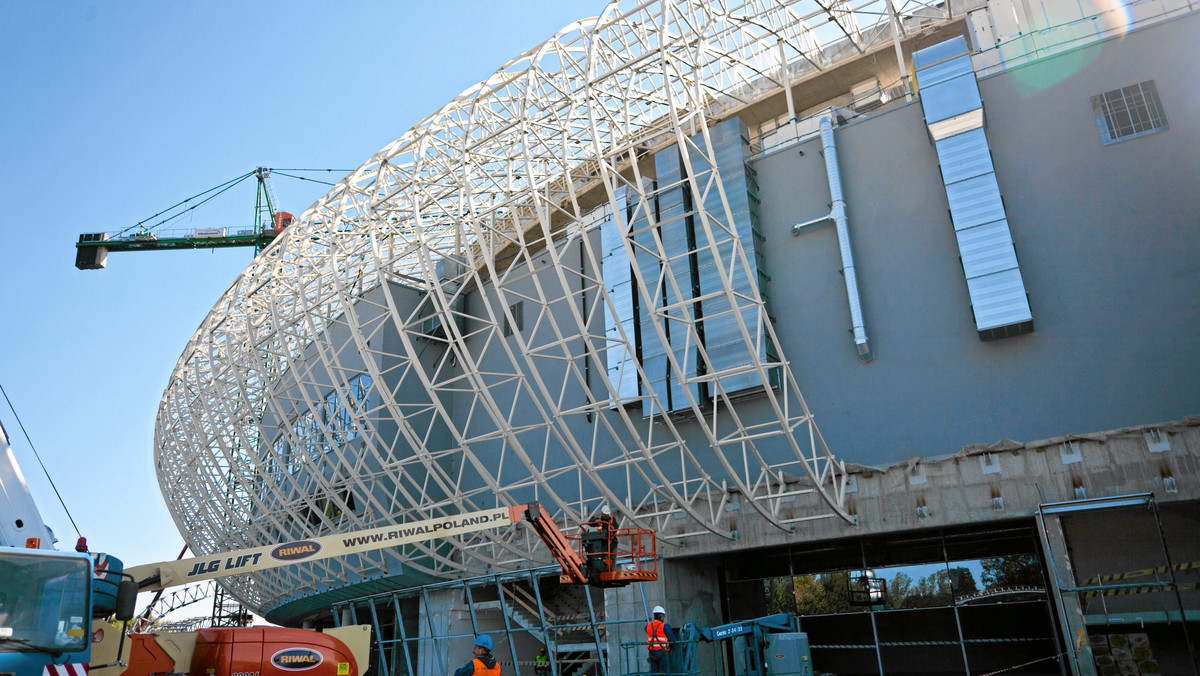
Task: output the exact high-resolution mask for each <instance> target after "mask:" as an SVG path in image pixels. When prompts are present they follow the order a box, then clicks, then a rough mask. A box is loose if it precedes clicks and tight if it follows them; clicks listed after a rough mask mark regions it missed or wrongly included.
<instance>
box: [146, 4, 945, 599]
mask: <svg viewBox="0 0 1200 676" xmlns="http://www.w3.org/2000/svg"><path fill="white" fill-rule="evenodd" d="M892 9H893V7H892V5H891V4H890V2H888V1H887V0H878V1H870V0H867V1H864V2H860V3H857V4H853V5H852V4H851V3H848V2H834V3H832V4H826V3H823V2H820V1H819V0H802V1H798V2H788V1H783V0H756V1H753V2H731V3H724V4H723V3H710V2H701V1H691V2H671V1H669V0H664V1H662V2H652V3H644V4H630V5H629V6H628V7H625V6H622V5H621V4H619V3H614V4H613V5H611V6H610V7H609V8H608V9H607V10H606V11H605V12H604V14H603V15H602V16H600V17H598V18H593V19H589V20H585V21H580V22H578V23H576V24H573V25H571V26H568V27H566V28H564V29H563V30H562V31H561V32H560V33H559V34H558V35H556V36H554V38H552V39H550V40H548V41H546V42H545V43H543V44H542V45H540V46H538V47H537V48H535V49H533V50H531V51H529V52H528V53H526V54H524V55H522V56H521V57H519V58H517V59H514V60H513V61H511V62H510V63H508V64H506V65H505V66H504V67H503V68H501V69H500V70H498V71H497V72H496V73H495V74H494V75H493V76H492V77H490V78H488V79H487V80H486V81H484V82H481V83H479V84H478V85H476V86H474V87H472V88H470V89H468V90H467V91H465V92H464V93H463V94H462V95H460V96H459V97H458V98H456V99H455V100H454V101H452V102H450V103H449V104H447V105H446V106H445V107H443V108H442V109H441V110H439V111H437V112H436V113H435V114H433V115H431V116H429V117H428V118H426V119H425V120H423V121H422V122H420V123H419V124H417V125H416V126H415V127H413V128H412V129H411V130H409V131H408V132H406V133H405V134H404V135H403V136H402V137H401V138H400V139H399V140H397V141H395V142H394V143H392V144H390V145H389V146H387V147H386V148H384V149H383V150H381V151H380V152H378V153H377V154H376V155H375V156H373V157H371V158H370V159H369V160H367V161H366V162H365V163H364V164H363V165H362V166H361V167H359V168H358V169H357V170H355V171H354V172H353V173H351V174H350V175H348V176H347V177H346V178H345V179H344V180H343V181H342V182H341V183H340V185H338V186H337V187H336V188H335V189H333V190H332V191H331V192H330V193H329V194H327V195H326V196H325V197H323V198H322V199H321V200H319V201H318V202H317V203H316V204H315V205H314V206H313V207H312V208H310V209H309V210H308V211H307V212H306V213H305V214H303V215H302V216H301V218H300V219H299V222H298V224H297V225H294V226H292V227H290V228H288V230H287V232H286V233H285V234H283V235H282V236H280V237H279V238H278V239H277V241H276V243H275V244H273V245H272V246H271V247H269V248H268V249H267V250H265V251H264V252H263V253H262V255H260V256H259V257H258V258H257V259H256V260H255V261H254V262H253V263H252V264H251V265H250V266H249V267H248V268H247V269H246V270H245V271H244V272H243V273H242V274H241V276H239V277H238V279H237V280H236V281H235V282H234V283H233V284H232V286H231V287H230V288H229V290H228V292H226V294H225V295H224V296H223V297H222V298H221V300H220V301H219V302H218V303H217V305H216V306H215V307H214V308H213V310H212V312H211V313H210V314H209V315H208V317H207V318H206V319H205V321H204V322H203V324H202V325H201V326H200V328H199V329H198V330H197V332H196V334H195V335H194V336H193V337H192V339H191V341H190V342H189V343H188V345H187V347H186V349H185V350H184V353H183V355H182V357H181V358H180V360H179V363H178V365H177V367H176V370H175V373H174V374H173V376H172V378H171V381H170V384H169V386H168V387H167V389H166V391H165V393H164V395H163V399H162V403H161V407H160V410H159V414H158V421H157V432H156V439H155V442H156V466H157V468H158V475H159V482H160V486H161V489H162V492H163V495H164V497H165V499H166V501H167V504H168V507H169V508H170V510H171V512H172V514H173V516H174V518H175V520H176V523H177V525H178V526H179V528H180V530H181V532H182V533H183V534H184V536H185V538H186V540H187V542H188V544H189V545H190V546H191V547H192V549H193V550H194V551H197V552H201V553H211V552H216V551H227V550H231V549H236V548H241V547H247V546H259V545H262V544H267V543H271V542H278V541H284V540H289V539H296V538H302V537H306V536H311V535H313V534H324V533H329V532H339V531H350V530H355V529H359V528H366V527H372V526H377V525H381V524H387V523H395V522H401V521H405V520H415V519H426V518H432V517H434V516H440V515H448V514H455V513H458V512H461V511H466V510H473V509H480V508H483V507H489V506H494V505H511V504H518V503H522V502H528V501H531V500H540V501H541V502H542V503H543V504H544V505H545V506H547V508H548V509H550V510H551V511H552V512H554V513H556V515H557V516H558V518H560V520H561V521H563V522H567V523H574V522H577V521H578V520H580V519H581V518H584V517H586V516H587V515H589V514H591V513H593V512H594V511H595V510H596V509H598V508H599V507H600V505H601V504H602V503H607V504H609V505H612V506H613V508H614V511H615V512H616V513H618V514H619V515H620V517H621V518H622V519H623V520H624V521H625V522H627V523H631V522H636V523H638V524H640V525H643V526H645V527H649V528H654V529H656V530H658V531H659V533H660V537H661V538H662V542H663V543H664V544H663V545H660V548H661V547H665V546H669V544H670V543H672V542H678V541H679V540H680V539H682V538H684V537H688V536H693V535H699V534H705V535H708V534H711V535H714V536H717V537H725V538H734V537H735V536H736V531H735V528H736V526H735V525H734V524H732V523H731V522H730V520H729V517H728V516H727V514H728V513H729V512H728V510H727V509H726V507H727V506H728V505H729V504H730V503H731V501H733V500H737V499H740V500H741V502H742V507H743V509H745V506H746V504H747V503H748V504H749V505H751V506H752V508H753V510H754V511H755V512H756V513H757V515H758V516H759V517H761V519H762V520H763V521H764V522H765V523H766V524H769V526H768V527H774V528H778V529H783V530H787V529H789V528H790V524H791V523H794V522H796V521H801V520H805V519H813V518H824V517H828V516H840V517H843V518H849V517H848V515H847V513H846V509H845V505H844V499H843V498H844V490H845V475H844V469H843V466H842V464H841V463H840V462H839V461H837V460H836V459H835V457H834V456H833V454H832V453H831V452H830V450H829V449H827V448H826V447H825V444H824V442H823V441H822V439H821V436H820V434H819V432H818V431H817V429H816V427H815V425H814V424H813V421H812V416H811V414H810V412H809V410H808V408H807V406H806V405H805V402H804V399H803V398H802V396H801V393H800V391H799V389H798V387H797V385H796V381H795V378H794V377H793V375H792V374H791V373H790V371H789V369H788V361H787V358H786V355H784V354H782V353H781V351H780V350H779V349H778V344H777V341H776V338H775V336H774V334H773V331H772V328H771V322H770V321H769V320H768V319H767V315H766V311H765V309H764V303H763V298H762V296H761V294H759V293H758V292H757V290H756V289H757V287H756V286H754V283H753V281H751V286H750V289H751V291H750V292H748V293H747V292H742V291H739V290H738V288H736V287H735V285H733V284H732V282H731V281H730V280H732V279H734V278H736V277H738V276H741V277H742V278H747V277H748V278H750V279H751V280H753V275H750V274H749V273H748V271H749V267H748V258H747V254H746V251H745V250H744V247H743V246H742V244H741V243H740V241H739V239H738V236H737V233H736V232H735V231H734V230H735V229H734V228H733V226H732V219H731V207H730V201H729V199H727V198H726V196H725V195H724V193H723V192H721V191H722V188H721V187H720V182H719V175H718V171H717V170H716V168H715V167H716V162H715V159H714V157H713V153H714V152H715V151H712V150H710V148H712V143H711V142H710V141H709V140H708V136H707V130H708V129H709V126H710V123H711V122H713V121H716V120H720V119H724V118H727V117H729V116H730V115H731V114H732V113H733V112H735V111H736V110H738V109H739V108H741V107H744V106H746V105H748V104H750V103H752V102H754V101H755V100H757V99H760V98H762V97H764V96H768V95H771V94H772V93H773V94H775V95H778V93H779V91H780V82H779V79H780V68H779V59H780V55H781V54H782V55H784V58H785V59H786V60H787V62H788V64H789V68H788V71H789V79H790V78H793V77H796V76H797V74H801V73H802V72H804V71H813V72H815V71H818V70H820V69H823V68H826V67H827V66H828V65H829V64H831V63H833V62H834V61H836V60H837V59H840V58H844V57H849V56H856V55H859V54H862V53H865V51H866V50H867V49H868V48H869V47H870V46H871V45H873V44H876V43H878V42H880V41H883V40H888V39H890V33H889V30H888V28H887V23H888V16H889V13H890V12H891V11H892ZM901 11H902V12H903V11H909V12H912V11H923V9H922V7H921V6H920V5H916V4H914V5H912V6H911V7H908V9H907V10H905V9H903V8H902V9H901ZM697 139H700V140H699V141H697ZM670 146H677V147H678V148H679V149H680V157H681V163H682V166H683V167H684V169H685V171H684V176H685V177H690V178H685V179H684V180H687V181H691V189H692V190H693V191H694V192H695V193H696V194H701V193H703V194H709V193H711V195H712V196H713V198H712V199H706V201H705V202H704V204H703V205H699V206H697V207H696V222H697V226H696V227H697V229H698V232H702V233H703V236H704V240H705V241H706V242H707V243H708V244H707V246H709V247H710V249H711V252H712V253H713V256H712V257H713V260H714V265H715V268H714V272H713V274H714V278H716V279H720V280H724V286H723V288H720V289H717V290H716V291H711V292H706V296H705V301H704V302H705V303H709V304H710V307H717V306H721V307H726V308H728V310H727V312H728V313H729V316H731V317H733V318H735V320H733V325H734V326H736V328H737V330H736V343H737V344H738V345H740V346H741V348H740V349H742V350H743V352H744V354H745V359H743V360H741V362H740V363H738V364H737V365H736V366H730V365H728V363H727V362H721V361H720V360H717V359H715V358H712V357H711V355H709V354H707V353H706V352H705V350H703V349H698V350H695V351H693V352H692V353H691V354H696V355H697V356H696V361H697V363H693V364H688V363H684V361H685V360H682V359H681V358H680V357H679V356H678V355H677V354H675V353H672V351H671V350H670V349H668V350H666V362H667V368H668V369H669V372H670V374H672V376H673V377H674V378H676V379H678V380H679V381H680V382H685V381H687V382H699V381H703V383H704V384H705V386H706V387H707V388H708V391H710V392H711V399H710V400H708V401H701V400H699V399H697V398H695V397H694V396H693V395H692V394H689V393H690V392H691V390H689V389H687V388H683V389H682V390H681V393H678V394H677V395H676V397H677V399H676V401H675V403H674V404H672V405H671V406H668V405H667V404H666V402H664V401H662V400H661V397H660V395H659V393H658V391H657V390H655V388H654V387H652V386H651V385H652V380H653V374H649V373H647V371H646V369H645V368H644V365H643V364H641V363H639V361H638V360H637V359H636V358H633V356H634V355H635V353H636V352H637V344H638V341H639V340H640V341H641V342H642V343H646V344H650V343H654V342H659V343H662V344H664V345H665V344H667V343H672V344H675V345H679V344H681V343H686V344H688V345H692V346H696V345H703V341H702V340H701V335H700V334H701V333H702V330H703V327H702V323H701V322H700V321H699V318H698V317H697V315H696V313H695V312H693V310H692V308H690V307H688V306H686V304H683V303H680V304H677V305H674V306H670V305H669V304H668V305H666V306H662V305H661V303H659V301H660V300H661V299H662V298H664V297H670V296H671V294H672V293H673V292H678V289H674V290H672V289H671V288H669V287H671V286H672V285H673V284H675V281H674V280H673V278H672V276H671V275H669V274H662V271H663V270H669V269H670V266H671V264H672V261H673V260H675V259H674V258H673V256H674V254H672V252H671V251H670V250H669V247H665V246H664V244H663V242H661V241H656V240H655V239H654V238H649V239H646V238H641V239H639V238H637V237H635V236H634V235H633V233H632V232H631V226H630V224H629V222H628V221H626V220H625V219H624V216H623V215H628V214H630V213H636V212H637V210H638V209H646V208H647V205H649V204H650V202H652V201H653V200H654V199H655V192H654V191H655V190H656V188H655V187H654V184H653V181H652V180H650V179H651V178H652V176H651V175H649V174H650V173H651V172H652V171H653V168H652V164H651V163H650V158H651V155H650V153H652V152H653V151H655V150H656V149H661V148H665V147H670ZM705 167H708V168H709V169H707V170H706V169H705ZM602 223H608V224H613V223H615V224H617V228H618V229H617V230H616V232H617V233H618V235H621V234H622V233H623V234H624V236H623V237H620V236H619V237H618V238H617V239H616V240H612V241H615V242H616V244H615V248H608V249H605V248H604V247H602V245H601V243H602V240H603V237H602V234H601V230H602V229H603V228H602V227H601V224H602ZM606 232H612V230H611V226H610V230H609V231H606ZM647 242H649V243H647ZM612 255H616V256H625V259H624V260H627V261H628V263H629V267H630V271H631V279H630V282H631V285H632V290H633V296H635V297H636V298H638V299H640V301H639V302H640V303H641V304H642V306H643V307H654V308H658V309H657V310H656V312H659V313H660V317H661V319H662V320H663V321H659V322H657V323H651V324H648V325H647V326H649V327H652V328H653V330H648V329H645V328H643V330H642V331H641V335H640V336H638V337H635V336H634V335H631V334H630V333H629V332H628V331H627V330H626V329H625V328H621V327H620V325H619V324H615V325H614V323H613V322H611V321H606V320H609V319H611V317H613V316H616V315H617V314H619V312H620V308H619V307H618V305H619V301H618V299H616V298H615V294H614V293H613V290H612V288H611V285H606V284H605V280H604V279H603V275H602V274H601V270H602V269H604V261H603V260H602V259H603V258H604V257H605V256H612ZM647 256H648V257H651V258H652V259H654V260H657V261H658V267H657V268H655V267H653V266H651V267H647V266H645V265H641V266H639V265H638V264H637V263H638V261H644V260H646V257H647ZM656 271H657V272H656ZM664 294H665V295H664ZM614 326H616V327H617V328H616V329H614V328H613V327H614ZM606 327H608V328H607V329H606ZM668 334H669V335H668ZM635 338H636V339H635ZM614 354H615V355H617V356H618V357H620V358H618V359H616V360H615V361H614V359H613V358H612V355H614ZM613 363H618V364H620V365H621V366H620V369H622V370H623V374H622V375H623V377H624V376H634V375H635V376H636V379H637V382H640V383H641V386H640V387H638V388H635V390H634V391H633V393H632V394H630V393H629V391H628V390H622V388H620V387H619V386H618V385H617V384H616V383H615V382H614V379H613V378H612V377H610V373H609V371H608V368H609V367H610V366H611V364H613ZM734 376H736V377H738V378H742V379H745V378H749V379H750V380H751V381H752V382H754V383H757V385H758V387H757V388H755V389H754V396H755V398H756V399H755V401H756V407H755V409H754V413H753V414H752V415H748V414H747V415H743V413H742V409H741V407H740V404H739V403H735V401H734V397H733V396H732V395H733V394H734V393H732V392H727V391H726V388H725V387H724V383H727V382H729V378H732V377H734ZM689 379H690V380H689ZM679 397H682V398H679ZM647 413H648V414H647ZM797 495H815V496H819V498H820V499H819V500H814V501H812V503H813V504H814V505H816V507H815V508H813V509H809V510H807V511H801V512H796V511H795V510H794V509H793V508H792V507H790V506H788V505H785V504H784V503H787V502H793V501H792V500H790V499H789V498H795V497H796V496H797ZM549 560H550V559H549V557H548V554H547V553H546V552H545V551H542V550H540V545H538V543H537V542H536V540H535V539H534V538H532V537H529V536H528V534H527V533H525V532H524V530H523V529H519V528H518V529H511V530H509V531H496V532H487V533H482V534H477V535H473V536H466V537H462V538H458V539H453V540H446V541H435V542H430V543H426V544H420V545H409V546H406V547H404V548H402V549H397V550H394V551H393V550H388V551H384V552H378V553H373V554H370V555H366V554H364V555H360V556H357V557H350V558H348V559H344V560H329V561H325V562H318V563H311V564H306V565H303V566H294V567H290V568H280V569H275V570H271V571H266V572H263V573H259V574H256V575H254V576H245V577H244V578H238V579H236V580H232V581H230V582H228V583H226V584H227V585H228V587H229V588H230V590H231V591H232V592H233V593H234V594H235V595H236V596H237V597H238V598H239V599H241V600H242V601H243V602H244V603H246V604H247V605H249V606H250V607H252V608H254V609H256V610H258V611H259V612H265V611H266V610H270V609H272V608H278V607H279V606H280V605H282V604H285V603H287V602H289V601H291V600H295V599H297V598H299V597H301V596H303V595H305V594H311V593H321V592H326V591H329V590H333V589H337V588H343V587H347V586H349V585H354V584H356V583H360V582H363V581H367V580H372V579H376V578H381V577H394V576H400V577H399V578H398V579H399V583H400V584H418V583H421V582H422V581H427V580H433V579H443V578H447V577H454V576H458V575H462V574H466V573H470V572H472V571H480V570H484V569H489V568H491V569H494V568H497V567H499V568H503V567H505V566H523V565H528V563H529V562H530V561H541V562H548V561H549Z"/></svg>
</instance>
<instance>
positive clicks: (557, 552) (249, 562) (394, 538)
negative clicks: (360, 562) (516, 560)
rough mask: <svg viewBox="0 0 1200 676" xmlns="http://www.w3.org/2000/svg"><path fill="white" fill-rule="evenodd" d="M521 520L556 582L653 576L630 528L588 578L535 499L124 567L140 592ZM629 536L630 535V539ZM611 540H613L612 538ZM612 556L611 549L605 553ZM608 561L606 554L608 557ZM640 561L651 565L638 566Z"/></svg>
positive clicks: (643, 535)
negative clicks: (612, 566)
mask: <svg viewBox="0 0 1200 676" xmlns="http://www.w3.org/2000/svg"><path fill="white" fill-rule="evenodd" d="M522 519H524V520H527V521H528V522H529V524H530V526H532V527H533V530H534V532H536V533H537V534H538V537H539V538H541V540H542V542H543V543H545V545H546V547H547V548H548V549H549V550H550V553H551V554H552V555H553V556H554V559H555V561H557V562H558V564H559V566H560V567H561V569H562V572H561V574H560V576H559V581H560V582H563V583H565V584H589V583H590V584H594V585H598V586H614V585H619V584H628V583H629V582H649V581H653V580H656V579H658V575H657V569H656V568H655V567H654V564H655V562H654V558H653V556H654V554H653V552H654V549H653V547H652V548H651V549H650V551H649V552H647V551H646V550H645V547H644V546H643V545H642V543H643V542H644V541H649V542H651V543H653V541H654V532H653V531H650V530H645V529H638V528H630V529H620V530H618V531H616V534H617V535H618V536H619V534H621V533H623V532H626V531H628V532H631V533H634V534H636V535H637V537H636V540H635V546H634V547H632V548H631V549H630V551H628V552H623V553H622V554H621V560H622V561H623V562H625V565H623V566H622V568H621V569H620V570H612V571H610V572H608V573H606V574H601V575H600V576H598V577H594V578H592V577H589V575H588V574H587V572H586V571H585V565H586V563H587V558H585V555H584V554H583V553H581V552H580V551H579V550H578V549H576V548H575V546H574V545H576V544H578V542H579V537H578V536H576V537H574V538H572V537H569V536H567V535H564V534H563V532H562V531H561V530H559V528H558V525H557V524H555V523H554V520H553V519H551V518H550V515H549V513H547V512H546V510H545V508H544V507H542V506H541V504H540V503H537V502H534V503H530V504H528V505H516V506H513V507H496V508H493V509H484V510H480V511H476V512H467V513H465V514H459V515H457V516H447V517H440V518H435V519H427V520H425V521H416V522H409V523H403V524H397V525H394V526H383V527H380V528H371V529H367V530H361V531H353V532H350V533H338V534H334V535H325V536H322V537H315V538H309V539H306V540H294V541H292V542H284V543H280V544H276V545H266V546H262V547H252V548H249V549H240V550H237V551H233V552H223V553H220V554H213V555H210V556H198V557H194V558H190V559H180V560H177V561H163V562H161V563H152V564H148V565H143V566H134V567H131V568H127V569H125V572H126V573H128V574H129V575H132V576H133V579H134V580H136V581H137V583H138V586H139V588H140V590H141V591H157V590H159V589H165V588H167V587H174V586H178V585H182V584H188V583H191V582H198V581H200V580H210V579H214V578H220V577H226V576H229V575H237V574H239V573H251V572H256V571H260V570H269V569H271V568H278V567H279V566H286V565H289V564H293V563H303V562H305V561H316V560H320V559H326V558H329V557H333V556H346V555H349V554H359V553H362V552H369V551H374V550H377V549H383V548H386V547H396V546H399V545H404V544H409V543H413V542H423V541H426V540H433V539H436V538H442V537H451V536H455V535H464V534H466V533H474V532H478V531H483V530H489V529H492V528H503V527H506V526H510V525H512V524H515V523H518V522H520V521H521V520H522ZM631 540H632V539H631ZM615 541H616V540H615V539H614V542H615ZM608 554H609V556H610V557H611V556H612V552H608ZM610 560H611V559H610ZM643 562H649V564H650V566H651V568H650V569H648V570H644V569H642V567H641V566H642V565H643Z"/></svg>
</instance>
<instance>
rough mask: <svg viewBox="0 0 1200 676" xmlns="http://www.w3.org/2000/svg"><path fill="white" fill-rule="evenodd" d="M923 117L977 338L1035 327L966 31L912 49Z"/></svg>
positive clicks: (1029, 329) (991, 338)
mask: <svg viewBox="0 0 1200 676" xmlns="http://www.w3.org/2000/svg"><path fill="white" fill-rule="evenodd" d="M913 64H914V66H916V72H917V82H918V84H919V85H920V92H921V107H922V109H923V110H924V112H925V124H926V126H927V127H928V129H929V136H930V138H931V139H932V140H933V145H934V148H935V149H936V150H937V155H938V164H939V165H940V166H941V170H942V181H943V183H944V185H945V188H946V201H947V203H948V204H949V206H950V220H951V222H952V224H953V226H954V235H955V238H956V239H957V240H958V251H959V257H960V259H961V261H962V266H963V275H964V276H965V277H966V281H967V292H968V294H969V295H970V297H971V310H972V312H974V314H975V326H976V329H977V330H978V331H979V339H980V340H997V339H1000V338H1007V337H1009V336H1017V335H1021V334H1024V333H1029V332H1030V331H1033V314H1032V313H1031V312H1030V309H1029V298H1028V296H1027V295H1026V292H1025V281H1024V279H1023V278H1022V276H1021V268H1020V266H1019V265H1018V263H1017V252H1016V249H1015V247H1014V246H1013V241H1012V233H1011V231H1010V229H1009V227H1008V216H1007V213H1006V211H1005V208H1004V200H1003V199H1002V197H1001V195H1000V185H999V183H998V182H997V180H996V170H995V166H994V165H993V164H992V155H991V150H990V149H989V147H988V140H987V130H986V129H985V128H984V124H985V122H986V118H985V116H984V112H983V100H982V99H981V98H980V96H979V85H978V83H977V82H976V80H975V71H974V69H973V68H972V66H971V55H970V53H969V52H968V51H967V43H966V40H964V39H963V38H962V37H961V36H959V37H956V38H954V39H952V40H947V41H946V42H942V43H940V44H936V45H933V46H932V47H928V48H926V49H923V50H921V51H919V52H916V53H914V54H913Z"/></svg>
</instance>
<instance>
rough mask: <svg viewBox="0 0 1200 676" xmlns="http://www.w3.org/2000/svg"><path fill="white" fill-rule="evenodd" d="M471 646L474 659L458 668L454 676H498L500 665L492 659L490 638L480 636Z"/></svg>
mask: <svg viewBox="0 0 1200 676" xmlns="http://www.w3.org/2000/svg"><path fill="white" fill-rule="evenodd" d="M471 646H472V647H471V653H472V654H473V655H474V658H473V659H472V660H471V661H470V662H467V663H466V664H465V665H463V666H461V667H459V668H458V669H457V670H456V671H455V672H454V676H500V665H499V664H496V658H495V657H492V648H493V647H494V644H493V643H492V637H491V636H488V635H487V634H480V635H479V636H477V637H476V638H475V642H474V643H472V644H471Z"/></svg>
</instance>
